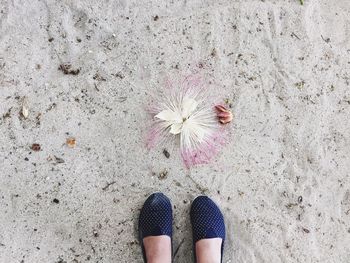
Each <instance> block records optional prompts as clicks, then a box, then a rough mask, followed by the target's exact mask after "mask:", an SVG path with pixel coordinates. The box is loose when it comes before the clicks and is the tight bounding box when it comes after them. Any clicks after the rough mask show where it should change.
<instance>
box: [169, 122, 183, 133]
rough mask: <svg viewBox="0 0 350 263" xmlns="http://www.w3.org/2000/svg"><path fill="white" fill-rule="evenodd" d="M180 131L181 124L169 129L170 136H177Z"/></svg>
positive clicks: (173, 125) (175, 124)
mask: <svg viewBox="0 0 350 263" xmlns="http://www.w3.org/2000/svg"><path fill="white" fill-rule="evenodd" d="M181 130H182V123H174V124H172V125H171V127H170V133H171V134H179V133H180V132H181Z"/></svg>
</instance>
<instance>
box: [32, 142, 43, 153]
mask: <svg viewBox="0 0 350 263" xmlns="http://www.w3.org/2000/svg"><path fill="white" fill-rule="evenodd" d="M31 148H32V150H33V151H34V152H38V151H40V150H41V146H40V144H39V143H33V144H32V147H31Z"/></svg>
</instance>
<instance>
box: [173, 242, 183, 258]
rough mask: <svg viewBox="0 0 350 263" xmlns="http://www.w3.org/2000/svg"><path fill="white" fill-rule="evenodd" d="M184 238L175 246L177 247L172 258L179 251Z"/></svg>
mask: <svg viewBox="0 0 350 263" xmlns="http://www.w3.org/2000/svg"><path fill="white" fill-rule="evenodd" d="M184 241H185V239H184V238H183V239H182V240H181V242H180V244H179V245H178V246H177V248H176V249H175V252H174V258H175V257H176V254H177V253H178V252H179V250H180V247H181V246H182V244H183V243H184Z"/></svg>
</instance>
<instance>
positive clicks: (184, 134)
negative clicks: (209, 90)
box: [148, 77, 224, 167]
mask: <svg viewBox="0 0 350 263" xmlns="http://www.w3.org/2000/svg"><path fill="white" fill-rule="evenodd" d="M174 87H176V88H174ZM205 94H206V93H205V92H204V91H203V86H201V82H200V80H199V79H198V78H196V77H187V78H185V79H184V80H180V82H178V83H176V85H171V88H170V89H169V90H168V93H166V94H164V95H163V96H162V97H160V98H158V100H156V103H155V104H154V105H152V108H151V112H152V114H153V116H154V120H155V121H154V124H153V127H152V129H151V131H150V134H149V137H148V145H149V146H150V147H152V146H153V145H155V143H156V141H162V142H164V141H166V140H168V139H169V138H170V137H169V136H171V135H172V136H174V135H175V136H176V137H180V150H181V156H182V159H183V160H184V162H185V164H186V166H187V167H189V166H191V165H195V164H200V163H207V162H209V160H210V159H211V158H212V157H213V156H214V155H215V154H216V153H217V152H218V150H219V149H220V148H221V147H220V146H222V145H223V143H224V134H223V133H222V129H221V126H220V124H219V121H218V117H217V114H216V112H215V108H214V106H213V104H212V103H210V102H209V101H208V97H207V96H206V95H205Z"/></svg>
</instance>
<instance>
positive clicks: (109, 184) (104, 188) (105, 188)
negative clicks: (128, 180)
mask: <svg viewBox="0 0 350 263" xmlns="http://www.w3.org/2000/svg"><path fill="white" fill-rule="evenodd" d="M115 183H116V181H113V182H110V183H107V185H106V186H105V187H102V190H103V191H106V190H107V189H108V188H109V187H110V186H111V185H113V184H115Z"/></svg>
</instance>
